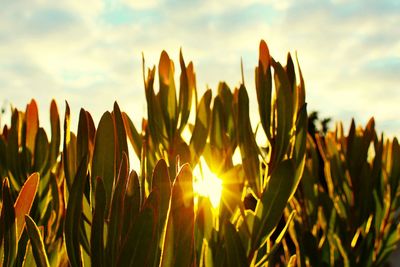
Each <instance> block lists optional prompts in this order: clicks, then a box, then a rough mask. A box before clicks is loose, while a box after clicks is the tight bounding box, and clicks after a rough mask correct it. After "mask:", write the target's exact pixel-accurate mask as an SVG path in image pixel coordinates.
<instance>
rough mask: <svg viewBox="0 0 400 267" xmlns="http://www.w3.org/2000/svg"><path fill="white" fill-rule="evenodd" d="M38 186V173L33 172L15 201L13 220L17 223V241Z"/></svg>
mask: <svg viewBox="0 0 400 267" xmlns="http://www.w3.org/2000/svg"><path fill="white" fill-rule="evenodd" d="M38 186H39V173H37V172H35V173H33V174H32V175H31V176H29V177H28V179H26V181H25V183H24V185H23V186H22V188H21V190H20V191H19V194H18V197H17V200H15V204H14V209H15V219H16V222H17V240H19V239H20V238H21V235H22V231H23V230H24V228H25V215H29V212H30V210H31V207H32V204H33V200H34V199H35V196H36V192H37V189H38Z"/></svg>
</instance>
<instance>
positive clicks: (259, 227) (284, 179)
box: [252, 160, 295, 249]
mask: <svg viewBox="0 0 400 267" xmlns="http://www.w3.org/2000/svg"><path fill="white" fill-rule="evenodd" d="M294 179H295V169H294V162H293V160H284V161H283V162H281V163H279V164H278V166H277V167H276V169H275V170H274V171H273V172H272V174H271V177H270V179H269V182H268V184H267V188H266V189H265V191H264V192H263V193H262V196H261V199H260V200H259V201H258V203H257V206H256V209H255V214H256V218H258V220H255V221H254V223H255V225H254V231H253V234H252V248H253V249H258V248H259V246H260V245H261V243H262V241H263V240H264V239H265V238H268V237H269V236H270V234H271V233H272V231H273V229H274V228H275V226H276V225H277V224H278V222H279V219H280V218H281V217H282V212H283V209H284V208H285V206H286V203H287V202H288V200H289V197H290V195H291V193H292V187H293V184H294Z"/></svg>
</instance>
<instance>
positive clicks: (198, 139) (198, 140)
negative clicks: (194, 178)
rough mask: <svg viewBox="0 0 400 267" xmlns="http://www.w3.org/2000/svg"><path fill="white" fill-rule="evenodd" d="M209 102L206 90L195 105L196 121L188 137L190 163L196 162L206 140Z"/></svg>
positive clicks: (209, 98) (208, 123)
mask: <svg viewBox="0 0 400 267" xmlns="http://www.w3.org/2000/svg"><path fill="white" fill-rule="evenodd" d="M210 103H211V90H210V89H209V90H207V91H206V92H205V93H204V95H203V97H202V98H201V100H200V102H199V105H198V107H197V113H196V121H195V124H194V129H193V133H192V137H191V139H190V153H191V155H192V163H193V164H194V163H195V162H197V160H198V158H199V157H200V156H201V154H202V153H203V150H204V147H205V145H206V142H207V136H208V130H209V127H210V126H209V125H210V116H211V115H210V114H211V111H210Z"/></svg>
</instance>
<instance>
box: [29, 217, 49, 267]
mask: <svg viewBox="0 0 400 267" xmlns="http://www.w3.org/2000/svg"><path fill="white" fill-rule="evenodd" d="M25 222H26V229H27V232H28V236H29V240H30V241H31V245H32V252H33V257H34V258H35V262H36V265H37V266H39V267H48V266H50V264H49V260H48V259H47V254H46V249H45V247H44V243H43V239H42V236H41V235H40V231H39V228H38V227H37V225H36V223H35V222H34V221H33V220H32V218H31V217H29V215H25Z"/></svg>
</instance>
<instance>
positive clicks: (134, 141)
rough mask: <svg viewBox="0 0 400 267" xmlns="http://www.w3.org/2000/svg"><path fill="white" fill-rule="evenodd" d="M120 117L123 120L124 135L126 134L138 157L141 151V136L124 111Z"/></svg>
mask: <svg viewBox="0 0 400 267" xmlns="http://www.w3.org/2000/svg"><path fill="white" fill-rule="evenodd" d="M122 119H123V121H124V125H125V130H126V135H127V136H128V138H129V141H130V142H131V145H132V146H133V149H134V150H135V153H136V155H137V156H138V158H140V153H141V151H142V136H141V135H140V134H139V133H138V131H137V130H136V128H135V125H133V123H132V121H131V119H130V118H129V117H128V115H127V114H126V113H125V112H122Z"/></svg>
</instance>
